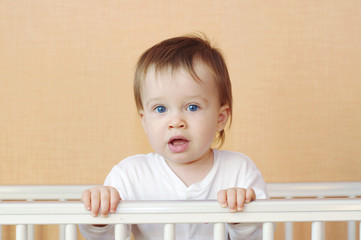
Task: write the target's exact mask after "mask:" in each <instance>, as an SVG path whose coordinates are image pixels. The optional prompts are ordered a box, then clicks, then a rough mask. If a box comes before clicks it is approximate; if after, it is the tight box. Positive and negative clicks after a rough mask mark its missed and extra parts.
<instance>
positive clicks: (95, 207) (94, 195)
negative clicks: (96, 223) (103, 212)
mask: <svg viewBox="0 0 361 240" xmlns="http://www.w3.org/2000/svg"><path fill="white" fill-rule="evenodd" d="M90 192H91V198H90V204H91V215H92V216H93V217H96V216H98V213H99V207H100V205H99V204H100V191H99V190H98V189H93V190H90Z"/></svg>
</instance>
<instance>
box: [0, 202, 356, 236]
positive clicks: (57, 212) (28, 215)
mask: <svg viewBox="0 0 361 240" xmlns="http://www.w3.org/2000/svg"><path fill="white" fill-rule="evenodd" d="M329 221H357V222H360V221H361V199H360V198H355V199H291V200H290V199H274V200H257V201H255V202H252V203H250V204H248V205H246V207H245V210H244V211H243V212H241V213H230V212H229V210H228V209H225V208H221V207H220V206H219V204H218V203H217V202H216V201H122V202H121V203H120V204H119V207H118V209H117V212H116V213H115V214H112V215H110V216H109V217H107V218H101V217H97V218H94V217H91V216H90V214H89V212H87V211H86V210H84V207H83V205H82V204H81V203H80V202H3V203H1V204H0V224H7V225H17V240H25V239H27V238H26V227H25V225H26V224H65V225H66V234H65V235H66V240H75V239H76V227H75V226H76V224H115V225H116V236H115V239H124V238H123V237H124V232H122V229H125V228H124V225H125V224H141V223H164V224H165V232H164V235H165V236H169V237H168V238H166V239H167V240H173V239H174V237H173V236H174V235H175V234H174V231H175V228H174V224H178V223H204V222H207V223H215V225H214V226H215V233H214V236H215V239H217V240H218V239H224V229H225V227H224V226H225V225H224V224H225V223H235V222H251V223H262V224H263V226H264V227H263V232H264V236H263V239H268V240H272V239H274V232H273V230H274V228H273V223H276V222H312V240H320V239H321V238H322V236H321V235H322V234H321V225H320V223H321V222H329ZM360 240H361V238H360Z"/></svg>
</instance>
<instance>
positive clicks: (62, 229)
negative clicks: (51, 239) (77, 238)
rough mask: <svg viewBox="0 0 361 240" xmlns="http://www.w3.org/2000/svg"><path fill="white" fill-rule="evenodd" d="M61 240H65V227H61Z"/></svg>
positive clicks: (62, 225) (61, 225)
mask: <svg viewBox="0 0 361 240" xmlns="http://www.w3.org/2000/svg"><path fill="white" fill-rule="evenodd" d="M59 240H65V225H64V224H60V225H59Z"/></svg>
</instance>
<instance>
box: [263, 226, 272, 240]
mask: <svg viewBox="0 0 361 240" xmlns="http://www.w3.org/2000/svg"><path fill="white" fill-rule="evenodd" d="M273 239H274V226H273V223H271V222H265V223H263V240H273Z"/></svg>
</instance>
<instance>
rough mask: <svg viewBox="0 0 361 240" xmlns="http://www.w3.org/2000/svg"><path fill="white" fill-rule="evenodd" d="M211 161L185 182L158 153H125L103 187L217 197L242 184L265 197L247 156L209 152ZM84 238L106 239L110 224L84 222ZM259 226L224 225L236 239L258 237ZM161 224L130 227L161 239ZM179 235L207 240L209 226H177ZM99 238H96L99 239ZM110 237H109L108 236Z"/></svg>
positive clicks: (139, 235)
mask: <svg viewBox="0 0 361 240" xmlns="http://www.w3.org/2000/svg"><path fill="white" fill-rule="evenodd" d="M213 152H214V163H213V166H212V168H211V170H210V171H209V173H208V174H207V176H206V177H205V178H204V179H203V180H202V181H200V182H198V183H195V184H192V185H190V186H186V185H185V184H184V183H183V182H182V180H181V179H180V178H179V177H178V176H177V175H176V174H175V173H174V172H173V171H172V170H171V169H170V168H169V166H168V165H167V163H166V161H165V160H164V158H163V157H162V156H160V155H159V154H157V153H149V154H147V155H135V156H132V157H128V158H126V159H124V160H123V161H121V162H120V163H118V164H117V165H115V166H114V167H113V169H112V170H111V171H110V173H109V175H108V176H107V178H106V180H105V183H104V185H107V186H112V187H115V188H116V189H117V190H118V192H119V194H120V197H121V199H122V200H206V199H209V200H216V199H217V193H218V191H220V190H223V189H227V188H233V187H241V188H253V189H254V191H255V193H256V198H257V199H264V198H267V191H266V184H265V182H264V180H263V177H262V175H261V172H260V171H259V170H258V168H257V167H256V165H255V164H254V163H253V162H252V160H250V159H249V158H248V157H247V156H245V155H243V154H241V153H237V152H230V151H219V150H215V149H214V150H213ZM80 228H81V231H82V233H83V235H84V236H85V237H86V238H87V239H109V238H104V237H105V235H104V234H105V232H106V233H108V234H110V235H111V236H113V235H112V233H113V232H114V228H113V227H111V226H108V227H105V228H96V227H93V226H90V225H82V226H81V227H80ZM261 228H262V227H261V225H258V224H234V225H231V224H227V229H226V231H227V233H228V234H229V237H230V238H231V239H232V240H235V239H261V238H262V232H261ZM163 229H164V228H163V225H162V224H139V225H133V226H132V233H133V235H134V238H135V239H136V240H145V239H147V240H158V239H163V237H164V236H163ZM176 234H177V239H189V240H209V239H212V235H213V224H177V225H176ZM97 236H98V237H97ZM110 239H112V238H110Z"/></svg>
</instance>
